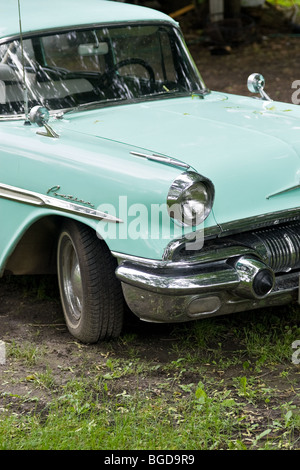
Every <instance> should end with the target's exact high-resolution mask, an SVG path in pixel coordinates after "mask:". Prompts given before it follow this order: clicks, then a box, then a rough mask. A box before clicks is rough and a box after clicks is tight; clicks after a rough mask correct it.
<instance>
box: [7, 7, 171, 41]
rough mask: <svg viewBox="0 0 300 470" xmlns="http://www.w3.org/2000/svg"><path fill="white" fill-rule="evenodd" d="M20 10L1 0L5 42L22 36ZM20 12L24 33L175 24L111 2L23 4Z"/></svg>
mask: <svg viewBox="0 0 300 470" xmlns="http://www.w3.org/2000/svg"><path fill="white" fill-rule="evenodd" d="M18 10H19V9H18V0H9V1H8V0H0V11H1V19H0V38H1V39H3V38H5V37H11V36H15V35H18V34H19V16H18ZM20 11H21V24H22V32H23V33H30V32H34V31H39V30H41V31H44V30H51V29H55V28H63V27H70V26H79V25H86V24H96V23H119V22H131V21H132V22H138V21H141V22H144V21H166V20H168V21H171V22H172V21H173V20H172V19H171V18H170V17H169V16H168V15H165V14H164V13H161V12H158V11H156V10H152V9H150V8H145V7H141V6H136V5H131V4H124V3H120V2H116V1H111V0H51V1H47V0H20ZM174 23H175V22H174Z"/></svg>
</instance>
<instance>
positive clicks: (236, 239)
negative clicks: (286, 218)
mask: <svg viewBox="0 0 300 470" xmlns="http://www.w3.org/2000/svg"><path fill="white" fill-rule="evenodd" d="M241 247H242V249H243V253H241V251H242V250H241ZM232 248H236V249H235V250H232ZM247 249H249V252H251V253H252V254H255V253H257V254H258V255H259V256H260V257H261V259H262V261H264V262H265V263H266V264H267V265H268V266H269V267H270V268H271V269H272V270H273V271H274V272H275V273H283V272H288V271H291V270H299V269H300V222H291V223H288V224H284V225H281V226H276V227H274V226H273V227H271V228H265V229H260V230H255V231H252V232H245V233H241V234H236V235H232V236H227V237H223V238H217V239H215V240H208V241H206V242H205V244H204V246H203V247H202V249H200V250H199V251H197V252H191V251H190V252H189V251H187V250H185V246H184V245H181V247H180V248H179V250H178V251H177V253H176V258H175V259H174V261H176V260H178V259H181V260H184V259H187V258H189V260H191V258H194V260H195V261H197V260H198V261H201V260H202V261H207V262H209V261H212V260H214V259H216V257H217V258H219V259H221V258H223V259H224V258H226V257H228V256H230V257H234V253H235V256H238V255H239V254H245V250H246V251H247ZM229 253H231V255H229ZM232 253H233V254H232Z"/></svg>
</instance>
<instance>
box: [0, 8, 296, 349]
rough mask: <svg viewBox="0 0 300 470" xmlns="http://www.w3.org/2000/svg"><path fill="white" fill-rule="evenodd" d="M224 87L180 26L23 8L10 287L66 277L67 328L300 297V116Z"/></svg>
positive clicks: (7, 258)
mask: <svg viewBox="0 0 300 470" xmlns="http://www.w3.org/2000/svg"><path fill="white" fill-rule="evenodd" d="M263 85H264V83H263V77H262V76H261V75H259V74H258V73H254V74H253V75H251V76H250V77H249V80H248V86H249V89H250V90H251V91H253V92H254V95H253V97H244V96H233V95H228V94H224V93H218V92H212V91H210V90H209V89H208V88H207V87H206V86H205V84H204V82H203V80H202V78H201V76H200V74H199V72H198V70H197V68H196V66H195V64H194V63H193V60H192V58H191V56H190V54H189V52H188V50H187V47H186V45H185V43H184V40H183V37H182V34H181V31H180V28H179V26H178V24H177V23H176V22H175V21H174V20H173V19H171V18H170V17H168V16H167V15H164V14H162V13H160V12H157V11H154V10H151V9H148V8H142V7H137V6H135V5H129V4H124V3H119V2H112V1H105V0H86V1H85V2H82V1H81V0H63V1H58V0H52V1H51V2H40V1H37V0H26V1H23V2H20V3H19V4H18V2H17V1H14V2H7V3H6V6H5V9H4V10H2V12H1V26H0V121H1V122H0V216H1V232H0V276H3V275H4V274H5V273H12V274H15V275H24V274H47V273H49V274H50V273H57V276H58V283H59V288H60V295H61V302H62V308H63V311H64V315H65V320H66V324H67V327H68V329H69V331H70V333H71V334H72V335H74V337H76V338H77V339H79V340H80V341H82V342H86V343H93V342H97V341H99V340H101V339H106V338H114V337H117V336H118V335H119V334H120V333H121V330H122V325H123V318H124V310H125V308H126V305H127V307H128V308H129V309H130V310H131V311H132V312H133V313H134V314H136V315H137V316H138V317H139V318H141V319H142V320H146V321H152V322H169V323H171V322H185V321H189V320H196V319H200V318H206V317H209V316H215V315H224V314H228V313H232V312H240V311H245V310H249V309H254V308H260V307H265V306H275V305H284V304H288V303H292V302H297V299H298V292H299V272H300V209H299V201H300V159H299V157H300V108H299V106H296V105H292V104H284V103H279V102H274V101H272V100H271V99H270V98H269V96H268V95H267V94H266V92H265V91H264V87H263Z"/></svg>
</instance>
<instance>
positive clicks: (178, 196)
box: [167, 171, 215, 226]
mask: <svg viewBox="0 0 300 470" xmlns="http://www.w3.org/2000/svg"><path fill="white" fill-rule="evenodd" d="M214 195H215V190H214V185H213V184H212V182H211V181H210V180H208V179H207V178H205V177H204V176H201V175H199V174H198V173H194V172H192V171H187V172H186V173H182V174H181V175H180V176H179V177H178V178H176V180H175V181H174V182H173V184H172V185H171V187H170V189H169V193H168V199H167V204H168V211H169V215H170V217H172V218H173V219H174V220H176V221H178V222H179V223H180V224H181V225H190V226H196V225H199V224H201V223H202V222H203V221H204V220H205V219H206V218H207V217H208V215H209V213H210V211H211V208H212V205H213V201H214Z"/></svg>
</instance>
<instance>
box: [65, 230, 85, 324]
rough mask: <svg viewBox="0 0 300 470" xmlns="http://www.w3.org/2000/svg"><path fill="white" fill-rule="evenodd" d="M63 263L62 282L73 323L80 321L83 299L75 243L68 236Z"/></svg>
mask: <svg viewBox="0 0 300 470" xmlns="http://www.w3.org/2000/svg"><path fill="white" fill-rule="evenodd" d="M61 263H62V266H61V283H62V287H63V291H64V296H65V299H66V301H67V303H68V307H69V312H70V315H71V318H70V320H71V321H72V323H78V322H79V320H80V318H81V312H82V301H83V289H82V280H81V271H80V266H79V261H78V258H77V254H76V251H75V249H74V247H73V244H72V242H71V240H70V239H69V238H66V237H65V239H64V242H63V244H62V251H61Z"/></svg>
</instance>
